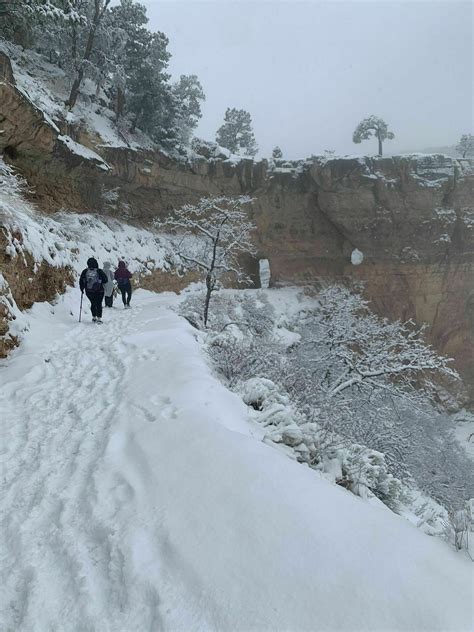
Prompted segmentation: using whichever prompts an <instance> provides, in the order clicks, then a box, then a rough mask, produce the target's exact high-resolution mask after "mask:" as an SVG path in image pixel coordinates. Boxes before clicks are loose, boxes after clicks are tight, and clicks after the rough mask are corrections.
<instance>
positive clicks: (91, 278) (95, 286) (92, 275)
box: [86, 268, 102, 292]
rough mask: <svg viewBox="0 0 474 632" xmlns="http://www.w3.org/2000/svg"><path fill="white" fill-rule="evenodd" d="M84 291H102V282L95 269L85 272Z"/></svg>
mask: <svg viewBox="0 0 474 632" xmlns="http://www.w3.org/2000/svg"><path fill="white" fill-rule="evenodd" d="M86 290H87V291H88V292H100V291H101V290H102V280H101V278H100V275H99V271H98V270H97V268H95V269H94V270H89V269H88V270H87V272H86Z"/></svg>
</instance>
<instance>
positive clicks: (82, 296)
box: [79, 292, 84, 322]
mask: <svg viewBox="0 0 474 632" xmlns="http://www.w3.org/2000/svg"><path fill="white" fill-rule="evenodd" d="M83 298H84V292H81V306H80V307H79V322H81V314H82V299H83Z"/></svg>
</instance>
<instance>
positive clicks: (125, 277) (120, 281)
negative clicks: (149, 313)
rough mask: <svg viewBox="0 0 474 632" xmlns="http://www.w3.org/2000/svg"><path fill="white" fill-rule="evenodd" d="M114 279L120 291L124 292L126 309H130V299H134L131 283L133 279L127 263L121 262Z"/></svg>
mask: <svg viewBox="0 0 474 632" xmlns="http://www.w3.org/2000/svg"><path fill="white" fill-rule="evenodd" d="M114 277H115V280H116V281H117V285H118V289H119V290H120V291H121V292H122V301H123V306H124V307H126V308H127V307H130V299H131V298H132V284H131V283H130V279H131V278H132V273H131V272H130V271H129V270H127V266H126V265H125V261H119V264H118V268H117V269H116V270H115V274H114Z"/></svg>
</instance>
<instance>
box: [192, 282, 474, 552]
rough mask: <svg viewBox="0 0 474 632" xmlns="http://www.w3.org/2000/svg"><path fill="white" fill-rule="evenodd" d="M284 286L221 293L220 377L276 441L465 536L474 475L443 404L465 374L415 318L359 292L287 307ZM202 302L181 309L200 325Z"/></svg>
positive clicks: (214, 332)
mask: <svg viewBox="0 0 474 632" xmlns="http://www.w3.org/2000/svg"><path fill="white" fill-rule="evenodd" d="M274 293H275V291H273V293H272V291H269V292H268V291H267V292H263V291H262V292H259V293H258V294H257V295H255V293H254V292H250V293H249V292H243V293H238V294H236V293H233V292H231V293H224V294H221V295H219V296H218V297H216V298H215V299H214V304H213V308H212V310H211V315H210V318H209V322H208V326H209V327H210V329H211V332H210V333H209V334H208V336H207V343H206V344H207V350H208V353H209V355H210V357H211V360H212V362H213V364H214V366H215V367H216V369H217V371H218V373H219V374H220V375H221V376H222V378H223V379H224V380H225V382H226V383H227V384H228V385H229V386H230V387H231V388H232V389H234V390H235V391H236V392H238V393H240V394H241V396H242V398H243V399H244V401H245V403H247V404H248V405H249V406H250V407H251V408H252V409H253V410H254V411H256V412H253V413H252V416H253V418H254V419H256V420H257V421H258V422H259V423H261V424H262V425H263V426H264V428H265V435H264V439H265V440H266V441H270V442H272V443H276V444H278V445H279V446H282V445H283V446H285V450H286V451H287V452H289V453H290V455H291V456H292V457H293V458H295V459H297V460H298V461H299V462H301V463H305V464H308V465H309V466H310V467H312V468H315V469H317V470H320V471H322V472H324V473H325V475H326V476H329V477H330V478H331V479H332V480H333V481H334V482H336V483H337V484H339V485H342V486H343V487H346V488H347V489H350V490H351V491H353V492H354V493H355V494H357V495H360V496H363V497H371V496H375V497H377V498H378V499H379V500H381V501H382V502H383V503H384V504H386V505H387V506H388V507H390V508H391V509H392V510H393V511H395V512H397V513H401V514H405V515H407V516H408V517H409V518H410V519H412V520H414V522H416V523H418V525H419V526H420V528H422V529H423V530H424V531H425V532H427V533H429V534H436V535H443V536H447V537H448V538H449V539H450V540H451V541H452V542H453V543H454V542H455V539H456V529H457V527H456V521H457V520H458V519H459V515H458V512H459V511H461V512H462V513H463V515H465V516H466V520H467V521H469V520H472V515H471V511H472V505H471V504H470V503H469V500H470V499H471V498H472V497H474V473H473V468H472V461H470V459H469V457H468V455H467V454H466V452H465V450H464V448H463V447H461V445H460V444H459V442H458V440H457V439H456V437H455V435H454V425H453V423H452V420H451V419H450V417H449V415H448V414H447V413H446V412H444V411H443V407H442V406H441V405H440V406H437V405H436V403H435V401H436V393H437V392H438V391H442V390H444V388H445V387H442V386H441V379H442V378H443V376H444V379H447V380H448V381H451V382H455V381H456V380H457V379H458V377H457V374H456V372H455V371H454V370H453V369H452V368H450V364H451V363H450V361H449V360H448V359H446V358H443V357H441V356H439V355H438V354H436V353H435V352H434V350H433V349H432V348H431V347H430V346H429V345H427V344H426V343H425V342H424V341H423V338H422V331H420V330H419V329H417V328H416V327H415V326H414V325H413V323H401V322H389V321H387V320H386V319H382V318H380V317H378V316H376V315H375V314H373V313H372V312H371V311H370V309H369V306H368V304H367V302H366V301H364V300H363V298H362V297H361V296H360V294H358V293H357V291H350V290H349V289H347V288H345V287H341V286H329V287H326V288H324V289H322V290H321V291H320V292H318V293H317V294H316V295H315V296H314V297H313V298H310V297H302V296H298V295H295V294H293V295H292V296H291V302H292V303H293V304H294V308H293V309H291V308H290V309H288V306H287V305H285V307H284V309H283V310H282V307H281V305H279V304H278V303H277V307H274V306H273V305H272V304H271V301H272V297H273V294H274ZM200 300H201V299H200V298H199V297H198V296H195V295H192V296H190V297H188V298H187V299H186V300H185V301H184V303H183V304H182V305H181V307H180V310H181V313H182V314H183V315H184V316H185V317H186V318H187V320H189V321H190V322H191V323H193V324H195V325H196V326H199V322H200V318H199V301H200ZM471 503H472V501H471ZM466 528H467V527H466ZM469 528H472V524H471V526H470V527H469ZM464 545H466V540H465V541H464Z"/></svg>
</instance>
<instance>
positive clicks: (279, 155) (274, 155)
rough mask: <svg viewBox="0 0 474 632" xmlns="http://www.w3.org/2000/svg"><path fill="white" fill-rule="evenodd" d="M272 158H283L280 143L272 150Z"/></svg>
mask: <svg viewBox="0 0 474 632" xmlns="http://www.w3.org/2000/svg"><path fill="white" fill-rule="evenodd" d="M272 158H273V160H281V159H282V158H283V152H282V150H281V149H280V148H279V147H278V145H277V146H276V147H275V149H274V150H273V151H272Z"/></svg>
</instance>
